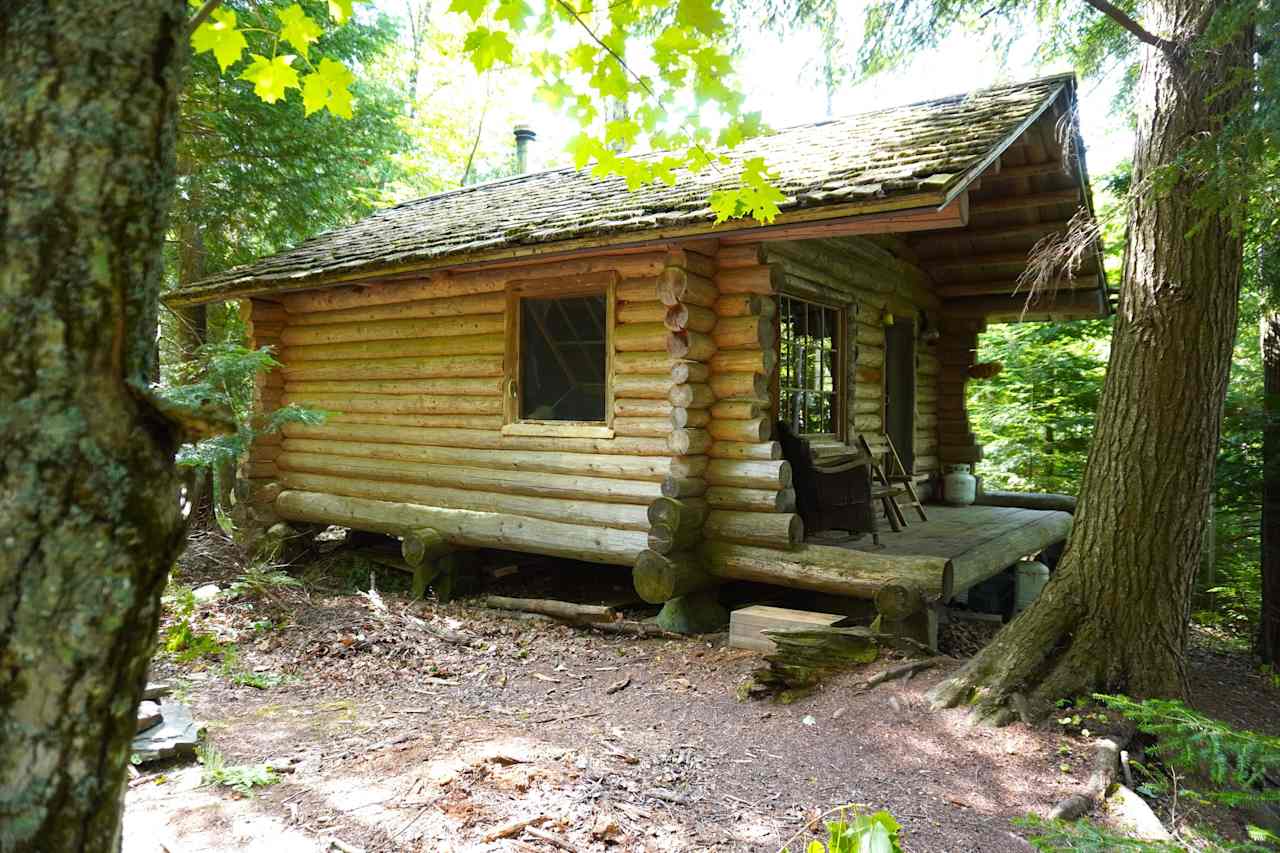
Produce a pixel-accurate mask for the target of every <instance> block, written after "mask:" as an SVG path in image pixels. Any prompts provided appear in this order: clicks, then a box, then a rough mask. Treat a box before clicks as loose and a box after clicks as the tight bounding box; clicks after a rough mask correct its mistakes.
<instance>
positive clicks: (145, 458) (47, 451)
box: [0, 0, 187, 851]
mask: <svg viewBox="0 0 1280 853" xmlns="http://www.w3.org/2000/svg"><path fill="white" fill-rule="evenodd" d="M185 12H186V4H185V3H182V2H176V0H169V2H161V0H138V2H134V3H128V4H124V5H119V4H107V3H102V2H94V3H88V2H71V0H43V2H41V0H18V3H17V4H16V5H15V4H9V5H7V6H6V9H5V12H4V13H3V14H0V56H4V57H5V70H4V73H3V74H0V163H3V164H4V165H3V167H0V281H3V282H4V285H3V287H2V288H0V340H3V341H5V342H6V344H5V346H4V347H3V353H0V540H2V541H3V547H0V850H4V851H35V850H42V851H43V850H57V851H78V850H85V851H110V850H114V849H117V848H118V847H119V842H120V818H121V813H122V807H123V794H124V781H125V765H126V763H127V761H128V759H129V747H130V741H131V739H132V737H133V734H134V728H135V721H134V712H135V708H136V707H137V704H138V701H139V698H140V696H141V694H142V688H143V684H144V681H145V678H146V670H147V664H148V660H149V658H150V655H151V652H152V650H153V647H154V645H155V634H156V626H157V623H158V619H159V614H160V593H161V591H162V588H163V586H164V583H165V577H166V574H167V572H168V569H169V567H170V565H171V564H172V562H173V560H174V558H175V556H176V555H177V553H178V551H179V550H180V547H181V542H182V532H183V530H182V519H181V516H180V514H179V511H178V479H177V474H176V472H175V468H174V464H173V454H174V450H175V448H176V441H175V439H174V437H173V430H172V429H171V427H170V425H169V423H168V422H167V421H166V420H164V418H163V417H162V416H161V415H160V414H158V412H157V411H156V409H155V408H153V406H152V405H151V403H149V402H148V400H149V399H151V398H150V395H149V392H148V391H147V387H146V380H147V377H149V376H152V375H154V367H155V364H156V352H155V340H156V303H157V297H158V295H159V284H160V275H161V264H162V258H161V245H162V240H163V238H164V234H165V220H166V215H167V211H168V207H169V201H170V198H171V195H172V192H173V156H174V155H173V151H174V127H175V114H176V98H175V96H176V92H177V89H178V84H179V74H180V71H181V67H182V65H183V63H184V61H185V60H184V57H185V56H186V52H187V46H186V44H185V43H184V26H185Z"/></svg>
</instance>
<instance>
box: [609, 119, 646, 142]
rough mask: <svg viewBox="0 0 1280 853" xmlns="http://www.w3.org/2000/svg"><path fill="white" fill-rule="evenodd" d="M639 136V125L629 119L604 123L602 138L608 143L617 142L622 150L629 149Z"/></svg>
mask: <svg viewBox="0 0 1280 853" xmlns="http://www.w3.org/2000/svg"><path fill="white" fill-rule="evenodd" d="M639 135H640V125H638V124H636V123H635V122H634V121H632V120H631V119H625V118H624V119H615V120H614V121H610V122H606V123H605V126H604V138H605V139H607V140H608V141H609V142H617V143H620V144H621V145H622V147H623V148H630V147H631V146H632V145H635V144H636V137H637V136H639Z"/></svg>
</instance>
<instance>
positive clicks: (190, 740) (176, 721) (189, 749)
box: [131, 701, 204, 764]
mask: <svg viewBox="0 0 1280 853" xmlns="http://www.w3.org/2000/svg"><path fill="white" fill-rule="evenodd" d="M160 715H161V721H160V724H159V725H155V726H152V727H151V728H149V729H147V730H146V731H144V732H141V733H139V734H138V736H137V737H135V738H134V739H133V746H132V748H131V752H132V753H133V754H134V755H136V756H137V757H138V761H139V762H140V763H143V764H145V763H147V762H148V761H159V760H160V759H162V758H176V757H179V756H188V755H194V754H195V750H196V744H197V743H199V742H200V735H201V734H202V733H203V731H204V730H203V729H202V728H201V727H200V726H199V725H197V724H196V721H195V720H194V719H192V717H191V710H190V709H189V708H187V706H186V705H183V704H182V703H180V702H172V701H162V702H161V703H160Z"/></svg>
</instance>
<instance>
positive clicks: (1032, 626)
mask: <svg viewBox="0 0 1280 853" xmlns="http://www.w3.org/2000/svg"><path fill="white" fill-rule="evenodd" d="M1062 581H1067V583H1063V582H1062ZM1071 586H1072V585H1071V584H1070V582H1069V579H1068V578H1065V577H1064V578H1061V579H1059V582H1058V583H1057V584H1056V585H1051V587H1050V588H1047V589H1046V590H1045V593H1044V594H1042V595H1041V597H1040V598H1039V599H1038V600H1037V601H1036V603H1035V604H1034V605H1032V607H1030V608H1029V609H1027V610H1026V611H1025V612H1024V613H1023V614H1022V615H1021V616H1019V617H1018V618H1017V619H1016V620H1014V621H1013V622H1012V623H1010V624H1009V625H1008V626H1007V627H1005V629H1004V630H1002V631H1001V632H1000V633H999V634H998V635H996V638H995V639H994V640H993V641H992V643H991V644H990V645H989V646H987V647H986V648H985V649H983V650H982V651H981V652H979V653H978V654H977V655H975V656H974V657H973V658H972V659H971V660H970V661H969V662H968V663H966V664H965V665H964V666H963V667H961V668H960V669H959V670H958V671H957V672H956V673H955V674H954V675H953V676H951V677H950V678H948V679H947V680H945V681H943V682H941V683H940V684H938V685H937V686H936V687H934V688H933V690H931V691H930V692H929V694H928V700H929V702H930V705H931V706H932V707H933V708H934V709H935V710H937V709H941V708H954V707H957V706H960V705H970V706H972V710H971V713H970V716H969V719H970V722H972V723H975V724H980V725H995V726H1002V725H1005V724H1006V723H1009V722H1011V721H1013V720H1015V719H1021V720H1023V721H1024V722H1027V723H1032V722H1035V721H1038V720H1040V719H1042V718H1043V717H1044V716H1046V715H1047V714H1048V713H1049V712H1050V711H1051V710H1052V708H1053V706H1054V703H1055V702H1056V701H1057V700H1058V699H1061V698H1063V697H1074V696H1080V695H1089V694H1092V693H1093V692H1095V691H1103V690H1126V691H1129V692H1132V693H1135V694H1138V695H1153V694H1160V695H1177V694H1178V693H1179V686H1180V685H1179V681H1178V679H1179V677H1180V659H1179V655H1178V653H1176V652H1174V651H1173V650H1172V649H1171V648H1167V646H1169V645H1171V644H1168V643H1160V642H1144V641H1143V638H1142V637H1141V636H1139V638H1138V641H1137V642H1135V641H1134V638H1133V637H1132V636H1129V637H1126V636H1125V632H1126V631H1128V632H1129V633H1130V634H1132V633H1133V632H1135V631H1140V630H1143V629H1145V627H1146V626H1145V625H1143V623H1142V622H1141V620H1140V619H1134V618H1133V617H1132V615H1131V614H1130V615H1127V616H1126V618H1125V619H1121V618H1119V617H1117V616H1116V615H1115V614H1114V613H1112V612H1109V611H1105V610H1102V611H1100V612H1096V613H1095V612H1090V611H1091V610H1093V608H1088V609H1087V608H1085V607H1083V606H1081V605H1080V604H1079V601H1080V598H1079V597H1078V596H1076V595H1074V594H1073V590H1072V588H1071ZM1135 650H1136V651H1135ZM1170 673H1173V674H1172V676H1171V675H1170Z"/></svg>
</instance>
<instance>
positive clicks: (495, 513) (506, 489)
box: [253, 250, 715, 565]
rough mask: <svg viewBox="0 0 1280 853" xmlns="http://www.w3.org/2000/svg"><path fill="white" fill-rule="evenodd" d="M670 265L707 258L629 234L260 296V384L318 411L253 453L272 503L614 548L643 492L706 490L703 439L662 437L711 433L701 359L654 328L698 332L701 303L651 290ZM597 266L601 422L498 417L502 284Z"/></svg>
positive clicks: (597, 552)
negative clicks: (266, 332)
mask: <svg viewBox="0 0 1280 853" xmlns="http://www.w3.org/2000/svg"><path fill="white" fill-rule="evenodd" d="M673 268H678V269H681V270H689V271H690V275H691V277H694V278H699V279H701V281H706V282H709V281H710V279H709V277H708V276H709V274H710V273H711V272H712V268H713V265H712V263H711V262H710V259H707V258H702V259H695V260H693V261H692V262H690V261H689V259H688V257H687V253H684V252H678V253H669V252H667V251H665V250H661V251H645V252H638V253H627V254H617V255H611V256H607V257H592V258H588V259H581V260H573V261H560V262H552V263H543V264H536V265H529V266H513V267H506V268H502V269H487V270H476V271H465V272H464V271H454V272H452V273H436V274H432V275H431V276H429V277H424V278H423V279H421V280H416V281H404V282H387V283H383V284H378V285H375V286H369V287H340V288H330V289H327V290H319V291H312V292H303V293H294V294H289V295H288V296H286V297H285V298H284V300H283V306H273V307H272V314H271V317H272V320H273V321H274V322H275V324H276V326H275V328H276V330H277V331H276V335H277V336H278V337H277V339H276V341H277V343H279V344H280V345H281V346H282V347H283V349H282V350H281V351H280V356H281V361H282V362H283V365H284V367H283V370H282V371H280V372H279V373H278V374H277V375H276V376H275V379H274V380H272V379H270V378H268V380H267V382H268V383H269V384H268V385H267V386H266V387H264V389H263V401H264V403H270V404H279V403H281V402H284V403H298V404H300V405H304V406H308V407H311V408H318V409H323V410H325V411H326V412H328V413H329V416H328V417H327V419H326V420H325V422H324V423H322V424H318V425H305V424H293V425H289V426H287V427H286V428H285V429H284V431H283V436H282V437H281V438H278V439H277V441H276V446H275V449H274V451H272V456H271V459H270V460H269V462H268V460H266V459H265V456H264V455H258V456H254V457H253V460H254V464H255V465H261V466H264V467H263V472H264V473H265V472H266V468H265V466H266V465H268V464H269V465H270V466H271V471H270V473H271V475H272V476H273V478H274V479H275V480H276V481H278V483H279V487H280V488H282V489H283V490H284V492H283V494H282V497H281V498H280V499H277V501H276V511H277V512H279V513H280V514H281V515H282V517H286V518H294V519H297V520H303V521H326V522H329V523H333V524H349V525H351V526H355V527H361V528H364V529H370V530H385V531H386V532H391V533H399V532H403V530H404V529H405V525H407V524H410V523H411V524H413V525H416V526H418V527H436V528H437V529H438V530H440V532H441V533H442V534H443V535H444V536H445V538H446V539H448V540H449V541H450V542H452V543H454V544H457V545H465V546H482V547H493V548H511V549H514V550H523V551H531V552H536V553H544V554H552V555H556V556H564V557H573V558H576V559H582V560H589V561H596V562H608V563H616V564H621V565H631V564H632V563H633V562H634V560H635V557H636V556H637V555H638V554H639V553H640V552H641V551H642V550H644V549H645V548H646V547H647V546H648V539H649V531H650V528H651V526H652V525H651V523H650V521H649V515H648V509H649V506H650V504H652V503H653V502H654V501H655V500H657V499H659V498H661V497H662V495H663V494H664V493H665V491H666V490H668V489H673V490H675V491H677V492H679V493H680V494H682V495H685V494H690V495H692V494H694V493H695V492H696V493H699V494H700V492H701V491H704V490H705V483H704V481H703V480H702V479H701V478H702V476H703V475H704V474H705V471H706V468H707V458H706V456H705V455H700V454H693V453H687V452H678V451H677V450H673V447H680V446H683V445H682V442H687V444H688V446H689V447H691V448H695V449H696V448H698V447H699V446H701V444H709V443H710V439H709V437H708V438H704V437H705V436H706V426H707V424H708V423H709V421H710V415H709V414H708V413H707V411H706V409H707V406H708V405H709V404H710V402H711V396H710V395H711V391H710V389H709V388H708V387H707V384H706V380H707V375H708V371H707V369H706V367H705V365H704V366H702V368H701V372H699V368H698V367H696V366H686V367H682V368H680V369H679V370H676V371H674V372H673V367H674V364H675V362H674V360H673V359H672V358H671V356H670V355H669V353H668V338H669V336H670V335H671V334H672V332H671V328H672V327H673V326H684V327H687V328H689V329H691V330H693V332H692V333H695V334H699V335H705V333H707V332H709V331H710V319H711V318H714V316H715V315H714V313H713V312H712V311H711V309H710V308H709V307H706V306H700V305H697V304H696V303H694V304H693V305H692V306H691V308H690V309H689V310H687V311H675V312H672V311H671V310H670V309H671V307H672V306H670V305H668V304H665V303H664V302H663V301H662V300H661V299H660V296H659V287H658V285H659V279H660V278H661V277H662V276H664V275H665V274H667V271H668V270H670V269H673ZM603 272H613V273H616V275H617V279H616V284H615V286H614V297H615V304H614V320H615V325H614V329H613V340H614V362H613V370H614V373H613V375H612V376H611V377H610V380H611V384H612V388H613V395H612V404H611V405H612V409H611V411H610V412H609V420H610V422H611V425H612V427H613V436H612V437H576V436H572V435H558V434H547V435H524V434H521V435H504V434H503V430H502V427H503V423H504V404H503V393H504V389H505V388H506V387H507V380H508V379H510V378H512V377H513V376H514V375H515V371H516V369H517V366H516V365H511V364H507V363H506V361H507V356H506V353H507V341H506V334H507V325H508V320H509V318H508V317H507V296H506V291H507V288H508V285H509V284H510V283H512V282H517V281H518V282H519V283H520V287H521V289H522V292H524V293H528V294H532V295H534V296H536V295H537V293H538V290H537V288H538V285H539V283H542V282H545V283H546V284H547V286H548V287H549V288H554V287H557V286H559V285H561V284H563V283H564V282H565V281H566V279H568V278H570V277H573V276H582V275H594V274H599V273H603ZM694 286H695V288H696V287H697V286H698V281H695V282H694ZM705 297H706V294H705V293H704V294H703V295H702V298H703V299H704V300H705ZM254 310H255V312H256V311H257V310H258V309H257V306H256V304H255V308H254ZM677 379H678V380H679V381H676V380H677ZM677 412H679V414H678V415H677ZM677 422H678V424H679V426H678V427H677V426H675V424H676V423H677ZM699 484H702V485H699ZM704 515H705V513H704ZM694 532H695V533H696V530H695V531H694ZM680 535H682V536H684V537H686V538H687V537H688V536H689V535H690V533H689V532H688V528H686V529H685V530H684V531H683V532H681V534H680Z"/></svg>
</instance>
